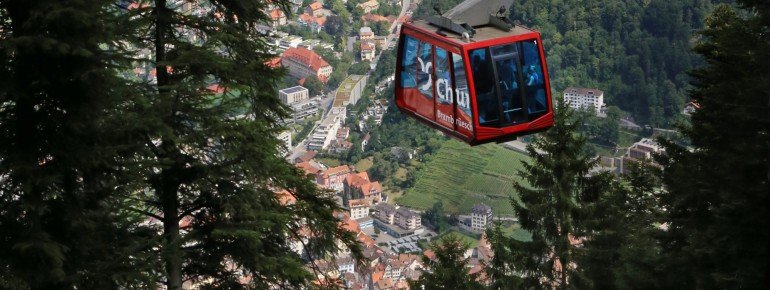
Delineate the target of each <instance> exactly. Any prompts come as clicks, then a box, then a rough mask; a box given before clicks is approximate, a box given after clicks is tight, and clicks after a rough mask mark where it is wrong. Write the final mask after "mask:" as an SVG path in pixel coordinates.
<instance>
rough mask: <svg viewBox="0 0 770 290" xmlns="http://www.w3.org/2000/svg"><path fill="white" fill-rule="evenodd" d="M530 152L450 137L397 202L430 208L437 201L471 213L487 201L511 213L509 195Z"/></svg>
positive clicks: (448, 208)
mask: <svg viewBox="0 0 770 290" xmlns="http://www.w3.org/2000/svg"><path fill="white" fill-rule="evenodd" d="M526 159H528V157H527V156H525V155H523V154H521V153H518V152H514V151H511V150H508V149H505V148H503V147H502V146H499V145H496V144H487V145H482V146H476V147H469V146H467V145H465V144H462V143H460V142H457V141H454V140H452V141H448V142H447V143H445V144H444V146H443V147H442V148H441V150H439V152H437V153H436V155H435V156H434V158H433V159H432V160H430V161H428V162H427V163H426V164H425V165H424V166H423V168H422V169H421V170H420V172H418V174H417V179H416V182H415V185H414V187H412V188H408V189H406V193H405V194H404V196H402V197H400V198H398V199H396V203H398V204H400V205H404V206H408V207H413V208H419V209H428V208H430V207H432V206H433V204H434V203H435V202H437V201H442V202H443V203H444V209H445V210H446V211H447V212H449V213H469V212H470V210H471V208H472V207H473V205H475V204H477V203H482V202H483V203H486V204H487V205H489V206H491V207H492V210H493V211H494V212H495V214H498V215H512V214H513V210H512V208H511V205H510V202H509V197H510V196H511V195H513V194H515V193H514V192H513V182H514V180H518V177H517V176H515V173H516V171H517V170H518V169H519V168H521V167H522V164H521V161H522V160H526Z"/></svg>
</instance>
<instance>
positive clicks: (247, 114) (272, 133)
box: [132, 0, 358, 289]
mask: <svg viewBox="0 0 770 290" xmlns="http://www.w3.org/2000/svg"><path fill="white" fill-rule="evenodd" d="M139 3H140V6H141V7H143V8H140V9H138V11H137V12H132V13H135V15H136V16H137V17H136V18H134V19H135V22H136V23H135V24H139V25H138V27H137V29H136V30H135V31H136V32H137V39H140V40H142V41H143V42H140V43H139V46H140V47H144V48H149V49H150V51H151V52H152V53H151V57H150V59H147V61H148V62H150V63H152V64H153V65H154V67H155V71H156V73H157V83H156V84H152V85H150V86H149V87H148V88H147V90H146V96H147V99H146V100H147V104H148V108H146V111H145V113H146V115H145V116H146V118H147V121H146V122H145V126H146V127H145V128H146V135H145V140H144V146H145V149H146V150H145V151H143V152H142V153H143V155H142V156H141V160H140V162H141V163H142V164H144V165H145V167H144V168H145V169H146V171H145V172H144V177H145V181H146V185H147V189H148V190H146V191H143V192H142V194H141V195H140V196H139V199H141V200H143V201H144V202H143V203H142V204H141V205H138V206H137V207H138V208H137V209H138V211H140V212H144V213H147V215H148V216H149V217H152V218H155V219H157V220H159V221H161V223H162V228H160V229H159V230H160V231H161V232H162V235H160V236H159V237H158V238H160V239H159V240H160V242H159V244H158V246H159V248H160V249H161V252H160V255H159V256H158V257H159V258H160V261H159V262H160V263H163V264H164V265H165V266H164V268H165V271H164V280H165V281H166V286H167V287H168V288H169V289H180V288H181V287H182V283H183V282H184V281H188V280H190V281H193V282H198V283H203V284H209V285H211V286H215V287H224V288H237V287H243V286H244V285H245V286H249V287H255V288H258V289H265V288H269V287H271V285H284V286H293V287H298V286H300V285H305V284H306V283H308V282H309V281H310V280H311V279H314V277H315V276H314V275H312V274H311V273H310V272H309V271H308V270H306V269H305V268H304V265H303V261H302V260H301V256H300V255H298V254H295V253H294V252H293V251H292V250H291V249H290V245H291V242H292V241H298V240H299V241H301V240H302V239H301V238H300V237H299V235H298V232H299V230H300V228H301V227H306V228H307V229H309V230H310V231H311V232H312V234H311V235H310V237H309V238H310V241H309V242H308V243H307V244H305V246H304V249H305V253H304V254H305V255H306V256H309V257H324V256H325V255H326V254H330V253H335V252H336V251H337V250H340V249H339V246H338V243H337V242H338V241H340V242H341V243H340V244H339V245H345V247H347V248H349V249H352V250H353V252H354V253H357V252H358V251H357V249H358V247H357V245H356V244H355V240H354V237H353V236H352V234H351V233H349V232H346V231H344V230H343V229H342V228H341V226H340V225H339V220H338V219H337V218H336V217H335V216H334V215H333V212H334V211H335V210H336V209H338V206H337V205H336V204H335V203H334V201H333V200H332V199H331V198H329V197H326V196H325V195H322V194H320V193H319V191H318V190H317V189H316V186H315V184H314V183H313V182H311V181H310V180H309V179H308V178H307V177H305V176H304V174H302V173H300V172H299V170H297V169H296V168H294V167H293V166H292V165H290V164H289V163H288V162H287V161H286V160H284V159H283V158H282V157H281V156H280V155H279V152H278V150H277V148H279V146H280V145H279V144H281V143H280V141H279V140H278V139H277V137H276V136H277V134H278V133H279V132H280V131H281V130H283V128H282V127H281V126H279V124H278V121H280V120H281V118H285V117H287V116H288V114H287V110H286V108H285V107H283V106H282V105H281V103H280V101H279V100H278V98H277V96H276V93H275V91H276V88H275V85H276V81H277V80H280V79H281V76H282V74H281V72H280V71H277V70H274V69H272V68H270V67H269V66H267V65H266V64H265V63H266V62H267V61H268V60H269V59H270V58H272V57H273V55H271V54H269V53H268V52H267V51H268V50H269V47H268V46H267V43H266V42H265V38H264V36H263V35H261V34H260V33H258V32H257V31H256V25H259V24H264V23H268V21H270V19H269V18H268V16H267V15H266V14H265V13H264V12H263V11H265V10H266V9H265V8H266V5H278V7H281V8H283V9H284V11H288V2H283V1H271V2H270V3H268V2H266V1H254V0H251V1H242V0H238V1H227V0H215V1H195V2H172V1H166V0H155V1H140V2H139ZM142 32H148V33H147V34H141V33H142ZM212 84H215V87H216V88H218V89H213V90H212V89H211V88H212ZM279 190H286V191H288V194H290V195H292V196H293V197H294V198H296V203H295V204H293V205H290V206H282V205H281V204H280V202H279V199H278V197H277V195H276V194H275V192H276V191H279ZM300 222H302V223H300ZM244 277H248V278H247V279H243V278H244Z"/></svg>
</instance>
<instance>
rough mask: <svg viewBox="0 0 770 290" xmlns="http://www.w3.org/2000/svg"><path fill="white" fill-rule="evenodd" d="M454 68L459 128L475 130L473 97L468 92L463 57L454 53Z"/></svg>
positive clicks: (469, 130) (467, 130)
mask: <svg viewBox="0 0 770 290" xmlns="http://www.w3.org/2000/svg"><path fill="white" fill-rule="evenodd" d="M452 68H453V69H454V81H455V83H454V85H455V86H454V87H455V97H456V98H457V112H456V113H457V119H456V123H457V130H458V131H460V132H464V133H466V134H471V133H472V132H473V127H472V126H471V124H472V123H473V121H472V120H473V113H472V111H471V98H470V93H469V92H468V79H467V76H466V74H465V63H464V62H463V57H462V56H460V55H458V54H454V53H453V54H452Z"/></svg>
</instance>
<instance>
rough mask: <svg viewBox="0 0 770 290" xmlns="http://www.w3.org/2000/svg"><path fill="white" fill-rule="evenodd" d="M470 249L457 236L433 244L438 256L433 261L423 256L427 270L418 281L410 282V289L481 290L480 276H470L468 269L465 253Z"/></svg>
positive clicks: (431, 247)
mask: <svg viewBox="0 0 770 290" xmlns="http://www.w3.org/2000/svg"><path fill="white" fill-rule="evenodd" d="M468 248H469V245H468V244H467V243H465V242H463V240H461V239H460V237H458V236H456V235H446V236H443V237H442V238H441V239H439V240H438V241H436V242H434V243H432V244H431V245H430V249H431V250H432V251H433V252H434V253H435V254H436V256H435V258H433V259H431V258H430V257H428V256H423V258H422V262H423V265H426V267H427V269H426V270H425V271H423V272H422V275H421V276H420V278H419V279H418V280H415V281H410V287H411V288H412V289H426V290H432V289H437V290H446V289H457V290H475V289H481V288H482V285H481V283H479V282H478V281H477V279H478V278H479V274H478V273H474V274H470V272H469V269H468V268H467V265H468V259H466V258H465V252H466V251H467V250H468ZM421 287H424V288H421Z"/></svg>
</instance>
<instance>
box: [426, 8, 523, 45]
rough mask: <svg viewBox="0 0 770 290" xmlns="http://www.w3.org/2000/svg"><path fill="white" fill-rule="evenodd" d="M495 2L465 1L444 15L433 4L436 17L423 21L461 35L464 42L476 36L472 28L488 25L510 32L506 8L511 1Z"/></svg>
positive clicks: (510, 26)
mask: <svg viewBox="0 0 770 290" xmlns="http://www.w3.org/2000/svg"><path fill="white" fill-rule="evenodd" d="M495 2H496V1H486V0H466V1H463V2H462V3H460V4H458V5H457V6H455V7H452V9H449V11H447V12H446V13H443V14H442V13H441V8H439V5H438V3H436V4H433V10H434V11H436V14H437V15H433V16H428V17H427V18H426V19H425V20H426V21H428V23H430V24H433V25H435V26H437V27H438V28H439V30H438V31H437V33H440V32H441V29H446V30H448V31H451V32H454V33H457V34H459V35H462V36H463V38H464V39H465V41H466V42H470V41H471V38H473V36H474V35H475V34H476V30H475V29H473V27H478V26H482V25H490V26H494V27H497V28H499V29H501V30H503V31H511V29H512V28H513V26H514V25H513V23H512V22H511V20H510V19H508V17H507V13H506V11H507V8H506V7H511V5H513V0H500V1H499V2H498V4H497V5H496V4H495Z"/></svg>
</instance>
